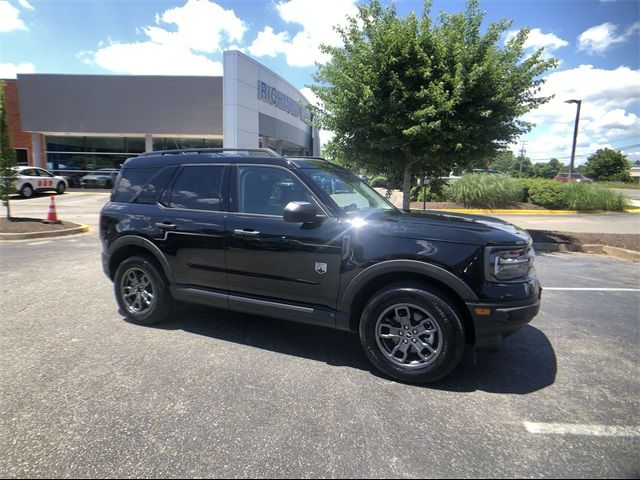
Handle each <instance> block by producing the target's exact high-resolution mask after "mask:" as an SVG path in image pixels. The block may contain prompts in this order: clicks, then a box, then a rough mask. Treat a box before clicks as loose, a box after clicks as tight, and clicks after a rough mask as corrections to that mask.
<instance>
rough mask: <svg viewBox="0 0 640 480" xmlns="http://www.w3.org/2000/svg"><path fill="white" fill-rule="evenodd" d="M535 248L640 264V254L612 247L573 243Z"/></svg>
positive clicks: (536, 244) (536, 247)
mask: <svg viewBox="0 0 640 480" xmlns="http://www.w3.org/2000/svg"><path fill="white" fill-rule="evenodd" d="M533 248H534V249H535V250H536V251H537V252H579V253H591V254H595V255H607V256H609V257H613V258H617V259H618V260H624V261H626V262H633V263H640V252H636V251H635V250H627V249H626V248H620V247H612V246H610V245H601V244H585V245H575V244H573V243H534V244H533Z"/></svg>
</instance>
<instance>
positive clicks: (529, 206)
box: [411, 202, 544, 210]
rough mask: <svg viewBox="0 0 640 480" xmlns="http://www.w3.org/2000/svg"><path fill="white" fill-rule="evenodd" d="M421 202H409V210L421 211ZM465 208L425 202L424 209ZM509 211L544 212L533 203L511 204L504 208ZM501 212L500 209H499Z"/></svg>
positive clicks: (451, 203) (458, 205)
mask: <svg viewBox="0 0 640 480" xmlns="http://www.w3.org/2000/svg"><path fill="white" fill-rule="evenodd" d="M422 207H423V203H422V202H411V208H412V209H413V210H422V209H423V208H422ZM460 208H466V207H465V206H464V205H461V204H459V203H454V202H427V205H426V209H427V210H452V209H456V210H457V209H460ZM506 208H508V209H511V210H544V208H543V207H541V206H540V205H534V204H533V203H523V202H518V203H513V204H511V205H510V206H509V207H506ZM499 210H502V209H499Z"/></svg>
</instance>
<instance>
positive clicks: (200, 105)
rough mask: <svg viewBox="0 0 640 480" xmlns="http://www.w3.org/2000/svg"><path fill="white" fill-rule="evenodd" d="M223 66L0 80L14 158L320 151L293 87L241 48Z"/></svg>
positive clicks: (88, 161) (77, 162) (103, 164)
mask: <svg viewBox="0 0 640 480" xmlns="http://www.w3.org/2000/svg"><path fill="white" fill-rule="evenodd" d="M223 65H224V71H223V76H222V77H213V76H212V77H185V76H133V75H123V76H121V75H49V74H19V75H18V77H17V79H16V80H8V81H6V82H7V89H6V105H7V112H8V122H9V128H10V134H11V138H12V143H13V147H14V148H15V149H16V153H17V156H18V162H19V163H20V164H25V165H27V164H28V165H33V166H40V167H43V168H48V169H50V170H55V171H59V170H69V169H78V170H93V169H96V168H108V167H111V168H113V167H118V166H119V165H121V164H122V163H123V162H124V161H125V160H126V159H127V158H129V157H132V156H135V155H137V154H140V153H142V152H148V151H153V150H166V149H175V148H208V147H225V148H256V147H266V148H272V149H273V150H275V151H277V152H278V153H280V154H283V155H305V156H306V155H316V156H317V155H319V154H320V143H319V134H318V129H317V128H314V127H313V126H311V122H312V120H313V119H312V115H311V113H310V112H309V110H308V109H307V108H306V107H305V105H307V99H305V97H304V96H303V95H302V93H301V92H300V91H298V90H297V89H296V88H295V87H294V86H293V85H291V84H290V83H289V82H287V81H286V80H285V79H284V78H282V77H280V76H279V75H277V74H276V73H274V72H273V71H271V70H270V69H268V68H267V67H265V66H263V65H261V64H260V63H258V62H256V61H255V60H253V59H252V58H250V57H248V56H246V55H244V54H243V53H241V52H238V51H227V52H224V61H223Z"/></svg>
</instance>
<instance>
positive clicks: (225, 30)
mask: <svg viewBox="0 0 640 480" xmlns="http://www.w3.org/2000/svg"><path fill="white" fill-rule="evenodd" d="M155 23H156V25H149V26H145V27H142V29H141V32H142V33H143V34H144V35H146V37H147V39H146V40H145V41H142V42H134V43H117V42H113V41H111V39H109V41H108V43H107V44H98V50H96V51H95V52H86V51H84V52H80V53H79V56H80V57H81V58H83V61H84V62H85V63H92V64H95V65H98V66H100V67H102V68H105V69H107V70H110V71H113V72H117V73H129V74H138V75H140V74H152V75H162V74H167V75H175V74H176V72H179V73H180V74H182V75H222V63H221V62H219V61H214V60H212V59H210V58H209V57H207V56H206V55H204V54H214V53H219V52H221V51H222V50H223V49H224V48H226V47H227V46H228V45H229V44H231V42H238V43H240V42H241V41H242V38H243V36H244V34H245V32H246V30H247V27H246V25H245V23H244V22H243V21H242V20H241V19H240V18H238V17H237V16H236V14H235V13H234V11H233V10H225V9H224V8H222V7H221V6H220V5H218V4H217V3H215V2H212V1H209V0H188V1H187V2H186V3H185V4H184V5H183V6H181V7H176V8H171V9H169V10H166V11H164V12H163V13H161V14H160V13H158V14H156V15H155Z"/></svg>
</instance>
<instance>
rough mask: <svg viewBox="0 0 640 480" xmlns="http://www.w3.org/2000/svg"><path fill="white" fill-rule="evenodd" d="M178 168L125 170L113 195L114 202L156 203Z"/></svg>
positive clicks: (173, 166)
mask: <svg viewBox="0 0 640 480" xmlns="http://www.w3.org/2000/svg"><path fill="white" fill-rule="evenodd" d="M175 170H176V166H175V165H172V166H168V167H164V168H162V169H160V170H159V169H157V168H125V169H124V170H122V173H121V175H120V180H119V181H118V185H117V186H116V190H115V193H114V195H113V201H114V202H125V203H131V202H135V203H156V202H157V201H158V198H159V196H160V194H161V193H162V190H163V189H164V187H165V185H166V184H167V183H168V181H169V180H170V179H171V176H172V175H173V172H175Z"/></svg>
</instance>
